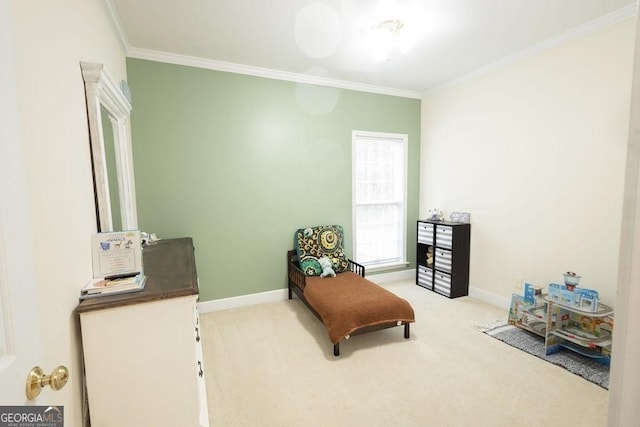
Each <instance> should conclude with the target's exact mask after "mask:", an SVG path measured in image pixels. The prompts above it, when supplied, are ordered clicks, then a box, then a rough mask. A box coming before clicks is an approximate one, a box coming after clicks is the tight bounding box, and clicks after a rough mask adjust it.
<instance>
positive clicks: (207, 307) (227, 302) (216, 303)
mask: <svg viewBox="0 0 640 427" xmlns="http://www.w3.org/2000/svg"><path fill="white" fill-rule="evenodd" d="M415 277H416V271H415V270H402V271H393V272H391V273H380V274H371V275H370V276H367V278H369V279H370V280H371V281H372V282H375V283H378V284H383V283H390V282H395V281H399V280H412V279H414V278H415ZM469 296H470V297H472V298H475V299H478V300H480V301H484V302H486V303H489V304H492V305H495V306H496V307H500V308H504V309H505V310H508V309H509V305H510V303H511V301H510V300H509V299H508V298H504V297H501V296H499V295H496V294H492V293H491V292H487V291H485V290H482V289H479V288H475V287H473V286H471V287H469ZM287 298H289V295H288V289H286V288H285V289H277V290H275V291H267V292H260V293H256V294H249V295H240V296H237V297H230V298H221V299H216V300H212V301H203V302H199V303H198V311H199V312H200V313H212V312H214V311H220V310H228V309H231V308H239V307H246V306H249V305H255V304H264V303H268V302H275V301H282V300H285V299H287Z"/></svg>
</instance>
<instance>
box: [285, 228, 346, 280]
mask: <svg viewBox="0 0 640 427" xmlns="http://www.w3.org/2000/svg"><path fill="white" fill-rule="evenodd" d="M343 240H344V232H343V230H342V226H340V225H322V226H319V227H309V228H301V229H299V230H298V231H296V236H295V248H296V252H297V254H298V260H300V267H301V268H302V271H303V272H304V274H306V275H307V276H319V275H320V274H321V273H322V267H321V266H320V262H319V261H318V260H319V259H320V258H321V257H323V256H326V257H328V258H329V259H330V260H331V265H332V267H333V270H334V271H335V272H336V273H341V272H343V271H346V270H347V268H348V266H349V260H348V259H347V256H346V255H345V252H344V246H343Z"/></svg>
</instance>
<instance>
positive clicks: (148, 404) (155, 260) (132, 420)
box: [76, 238, 209, 427]
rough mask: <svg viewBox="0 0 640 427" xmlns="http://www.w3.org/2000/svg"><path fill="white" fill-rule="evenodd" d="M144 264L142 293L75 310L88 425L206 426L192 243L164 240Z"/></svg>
mask: <svg viewBox="0 0 640 427" xmlns="http://www.w3.org/2000/svg"><path fill="white" fill-rule="evenodd" d="M143 259H144V261H143V262H144V270H145V275H146V276H147V283H146V286H145V288H144V290H142V291H140V292H135V293H129V294H121V295H113V296H106V297H99V298H92V299H88V300H84V301H82V302H81V303H80V304H79V305H78V307H77V309H76V311H77V313H78V314H79V316H80V327H81V331H82V348H83V356H84V365H85V380H86V390H87V399H88V406H89V416H90V420H91V425H92V426H94V427H100V426H105V427H107V426H108V427H111V426H119V427H126V426H136V427H137V426H143V425H149V426H151V425H153V426H208V425H209V420H208V413H207V397H206V389H205V382H204V367H203V364H202V345H201V341H200V332H199V330H200V327H199V320H198V311H197V307H196V301H197V299H198V280H197V275H196V268H195V258H194V248H193V242H192V240H191V239H190V238H182V239H168V240H161V241H159V242H158V243H156V244H154V245H151V246H145V247H144V249H143Z"/></svg>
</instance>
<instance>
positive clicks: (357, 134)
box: [351, 130, 409, 271]
mask: <svg viewBox="0 0 640 427" xmlns="http://www.w3.org/2000/svg"><path fill="white" fill-rule="evenodd" d="M356 138H381V139H399V140H401V141H402V147H403V151H404V152H403V158H404V172H405V173H404V182H403V186H404V195H403V197H404V204H403V214H402V260H400V261H398V262H394V263H388V264H375V265H371V266H367V270H369V271H383V270H391V269H397V268H399V267H402V266H407V265H409V262H408V261H407V212H408V207H407V204H408V201H407V194H408V189H407V186H408V177H409V169H408V168H409V135H407V134H403V133H386V132H371V131H362V130H353V131H352V132H351V228H352V230H353V233H352V247H353V258H354V260H355V261H356V262H358V253H357V246H356V242H357V227H356V198H355V194H356V174H355V158H356V144H355V141H356Z"/></svg>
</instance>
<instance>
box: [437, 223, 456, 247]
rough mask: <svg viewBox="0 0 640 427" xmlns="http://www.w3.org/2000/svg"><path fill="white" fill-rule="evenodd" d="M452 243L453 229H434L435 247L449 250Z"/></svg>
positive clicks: (444, 226)
mask: <svg viewBox="0 0 640 427" xmlns="http://www.w3.org/2000/svg"><path fill="white" fill-rule="evenodd" d="M452 243H453V228H452V227H450V226H447V225H438V226H437V227H436V246H442V247H444V248H451V245H452Z"/></svg>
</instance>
